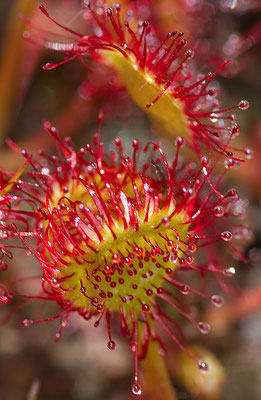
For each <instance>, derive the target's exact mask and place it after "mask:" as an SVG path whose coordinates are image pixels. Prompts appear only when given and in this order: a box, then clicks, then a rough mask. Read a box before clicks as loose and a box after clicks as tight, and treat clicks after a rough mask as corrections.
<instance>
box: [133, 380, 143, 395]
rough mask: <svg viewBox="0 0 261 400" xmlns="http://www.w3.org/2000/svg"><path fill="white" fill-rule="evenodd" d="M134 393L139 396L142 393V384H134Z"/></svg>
mask: <svg viewBox="0 0 261 400" xmlns="http://www.w3.org/2000/svg"><path fill="white" fill-rule="evenodd" d="M132 393H133V394H136V395H138V396H139V395H141V393H142V391H141V386H140V385H139V384H138V383H136V382H135V383H134V384H133V385H132Z"/></svg>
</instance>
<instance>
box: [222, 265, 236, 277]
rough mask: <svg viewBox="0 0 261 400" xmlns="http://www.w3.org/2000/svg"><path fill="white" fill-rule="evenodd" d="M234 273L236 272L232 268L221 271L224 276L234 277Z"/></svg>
mask: <svg viewBox="0 0 261 400" xmlns="http://www.w3.org/2000/svg"><path fill="white" fill-rule="evenodd" d="M235 273H236V270H235V268H234V267H229V268H225V269H223V275H225V276H234V275H235Z"/></svg>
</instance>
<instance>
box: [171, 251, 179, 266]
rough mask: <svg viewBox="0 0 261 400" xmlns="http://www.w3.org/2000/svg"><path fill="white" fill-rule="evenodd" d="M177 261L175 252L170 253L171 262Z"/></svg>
mask: <svg viewBox="0 0 261 400" xmlns="http://www.w3.org/2000/svg"><path fill="white" fill-rule="evenodd" d="M177 261H178V255H177V253H172V254H171V256H170V262H172V263H173V264H175V263H176V262H177Z"/></svg>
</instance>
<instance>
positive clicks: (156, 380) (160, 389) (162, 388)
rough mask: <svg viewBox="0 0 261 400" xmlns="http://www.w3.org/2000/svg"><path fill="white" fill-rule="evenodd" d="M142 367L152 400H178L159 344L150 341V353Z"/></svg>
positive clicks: (147, 390)
mask: <svg viewBox="0 0 261 400" xmlns="http://www.w3.org/2000/svg"><path fill="white" fill-rule="evenodd" d="M141 365H142V370H143V377H144V381H145V388H146V392H147V393H148V395H149V397H148V398H149V399H150V400H162V399H166V400H177V396H176V393H175V389H174V387H173V386H172V384H171V381H170V378H169V375H168V371H167V368H166V365H165V361H164V357H163V355H162V350H161V348H160V345H159V343H158V342H156V341H152V340H151V341H150V344H149V349H148V353H147V355H146V357H145V359H144V360H143V361H142V362H141Z"/></svg>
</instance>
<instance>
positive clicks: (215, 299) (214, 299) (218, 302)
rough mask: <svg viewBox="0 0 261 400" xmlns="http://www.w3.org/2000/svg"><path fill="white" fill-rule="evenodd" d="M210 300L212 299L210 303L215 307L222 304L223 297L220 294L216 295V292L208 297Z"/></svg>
mask: <svg viewBox="0 0 261 400" xmlns="http://www.w3.org/2000/svg"><path fill="white" fill-rule="evenodd" d="M210 300H211V301H212V303H213V304H214V306H215V307H222V306H223V304H224V299H223V297H221V296H218V295H217V294H213V295H212V296H211V297H210Z"/></svg>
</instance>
